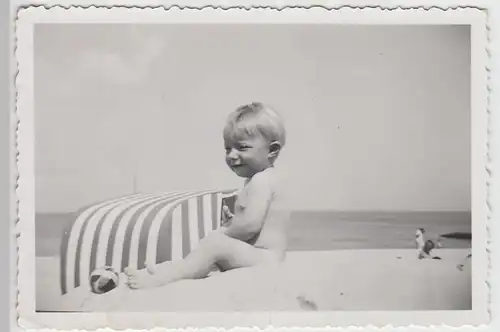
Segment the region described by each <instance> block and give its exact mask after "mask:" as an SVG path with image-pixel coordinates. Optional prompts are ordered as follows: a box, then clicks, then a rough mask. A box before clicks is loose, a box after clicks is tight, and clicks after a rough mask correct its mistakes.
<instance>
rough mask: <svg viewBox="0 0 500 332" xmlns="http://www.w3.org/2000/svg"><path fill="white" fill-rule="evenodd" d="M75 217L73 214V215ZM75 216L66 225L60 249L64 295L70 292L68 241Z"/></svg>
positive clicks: (60, 276) (61, 279)
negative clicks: (68, 282)
mask: <svg viewBox="0 0 500 332" xmlns="http://www.w3.org/2000/svg"><path fill="white" fill-rule="evenodd" d="M72 217H73V215H72ZM72 219H73V218H71V219H70V221H69V222H68V223H67V225H66V226H65V227H64V231H63V235H62V241H61V246H60V249H59V252H60V269H59V278H60V283H61V293H62V294H63V295H64V294H66V293H67V292H68V284H67V280H68V279H67V278H66V272H67V271H66V269H67V262H68V243H69V236H70V234H71V228H72V227H73V220H72ZM70 278H71V276H70Z"/></svg>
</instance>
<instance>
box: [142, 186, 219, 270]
mask: <svg viewBox="0 0 500 332" xmlns="http://www.w3.org/2000/svg"><path fill="white" fill-rule="evenodd" d="M209 192H213V191H208V190H207V191H198V192H194V193H192V194H190V195H189V196H185V197H183V198H182V199H178V200H176V201H174V202H172V203H171V204H169V205H168V206H165V207H164V208H163V211H161V212H160V213H159V214H158V217H157V218H155V220H154V221H153V224H152V225H151V227H150V230H149V232H148V233H149V236H148V240H147V246H148V247H147V250H146V255H147V259H146V260H147V262H148V264H150V265H151V266H152V265H154V264H155V263H156V253H157V247H158V238H159V231H160V227H161V224H162V222H163V221H164V218H165V215H166V214H167V212H168V210H169V209H171V208H173V207H175V206H176V205H178V204H179V203H180V202H182V201H184V200H186V199H188V198H192V197H197V196H199V195H201V194H204V193H209ZM175 229H176V219H175V214H174V218H173V220H172V230H173V231H172V238H173V239H174V240H175V234H176V233H175V232H174V230H175ZM181 239H182V237H181ZM181 257H182V256H181ZM174 258H175V256H174V255H172V259H174Z"/></svg>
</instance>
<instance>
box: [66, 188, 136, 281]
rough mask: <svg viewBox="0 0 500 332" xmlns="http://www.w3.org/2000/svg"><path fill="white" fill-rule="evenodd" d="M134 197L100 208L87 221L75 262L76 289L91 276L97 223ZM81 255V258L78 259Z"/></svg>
mask: <svg viewBox="0 0 500 332" xmlns="http://www.w3.org/2000/svg"><path fill="white" fill-rule="evenodd" d="M132 199H133V197H129V198H127V199H126V200H122V201H118V202H115V203H113V204H110V205H106V206H105V207H102V208H100V209H99V210H97V211H96V213H95V214H94V215H93V216H92V217H90V218H89V219H88V221H87V224H86V227H85V230H83V231H82V235H83V237H82V241H81V246H80V247H79V248H77V258H79V259H77V260H76V261H75V264H77V265H76V269H77V270H78V271H77V272H76V271H75V272H76V273H75V278H76V280H75V287H78V286H80V282H81V280H82V279H83V280H86V279H87V278H88V275H89V266H90V251H91V246H92V240H93V238H94V232H95V230H96V226H97V223H98V222H99V221H100V220H101V219H102V218H103V217H105V216H106V215H107V214H108V213H109V212H110V211H111V210H112V209H114V208H116V207H117V206H119V205H121V204H125V203H126V202H130V200H132ZM78 254H79V257H78Z"/></svg>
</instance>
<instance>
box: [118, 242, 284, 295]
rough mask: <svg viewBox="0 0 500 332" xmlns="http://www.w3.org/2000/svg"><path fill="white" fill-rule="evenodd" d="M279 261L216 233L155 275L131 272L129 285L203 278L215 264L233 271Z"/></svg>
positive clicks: (133, 286) (158, 283) (136, 285)
mask: <svg viewBox="0 0 500 332" xmlns="http://www.w3.org/2000/svg"><path fill="white" fill-rule="evenodd" d="M278 260H279V259H278V258H277V256H276V255H274V254H273V253H272V252H271V251H269V250H266V249H259V248H255V247H253V246H252V245H250V244H248V243H245V242H243V241H240V240H236V239H233V238H231V237H229V236H227V235H225V234H222V233H219V232H213V233H211V234H209V235H208V236H207V237H206V238H204V239H203V240H201V241H200V244H199V246H198V247H197V248H196V249H195V250H193V251H192V252H191V253H190V254H189V255H187V256H186V257H185V258H184V259H182V260H179V261H174V262H165V263H162V264H159V265H158V266H157V268H156V271H155V273H154V274H141V275H139V274H138V273H136V272H135V271H128V272H127V274H128V276H129V281H128V284H129V287H130V288H144V287H155V286H161V285H164V284H167V283H170V282H174V281H177V280H181V279H198V278H203V277H205V276H206V275H207V274H208V273H209V272H210V271H211V269H212V266H213V265H214V264H217V265H218V266H219V267H221V268H222V269H223V270H229V269H234V268H239V267H249V266H255V265H260V264H266V263H270V262H276V261H278Z"/></svg>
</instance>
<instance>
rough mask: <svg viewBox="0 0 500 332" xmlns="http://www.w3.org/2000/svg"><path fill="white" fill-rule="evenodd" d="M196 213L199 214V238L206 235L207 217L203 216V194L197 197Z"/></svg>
mask: <svg viewBox="0 0 500 332" xmlns="http://www.w3.org/2000/svg"><path fill="white" fill-rule="evenodd" d="M196 208H197V211H196V214H197V216H198V239H199V240H201V239H203V238H204V237H205V219H204V218H203V196H200V197H197V198H196Z"/></svg>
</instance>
